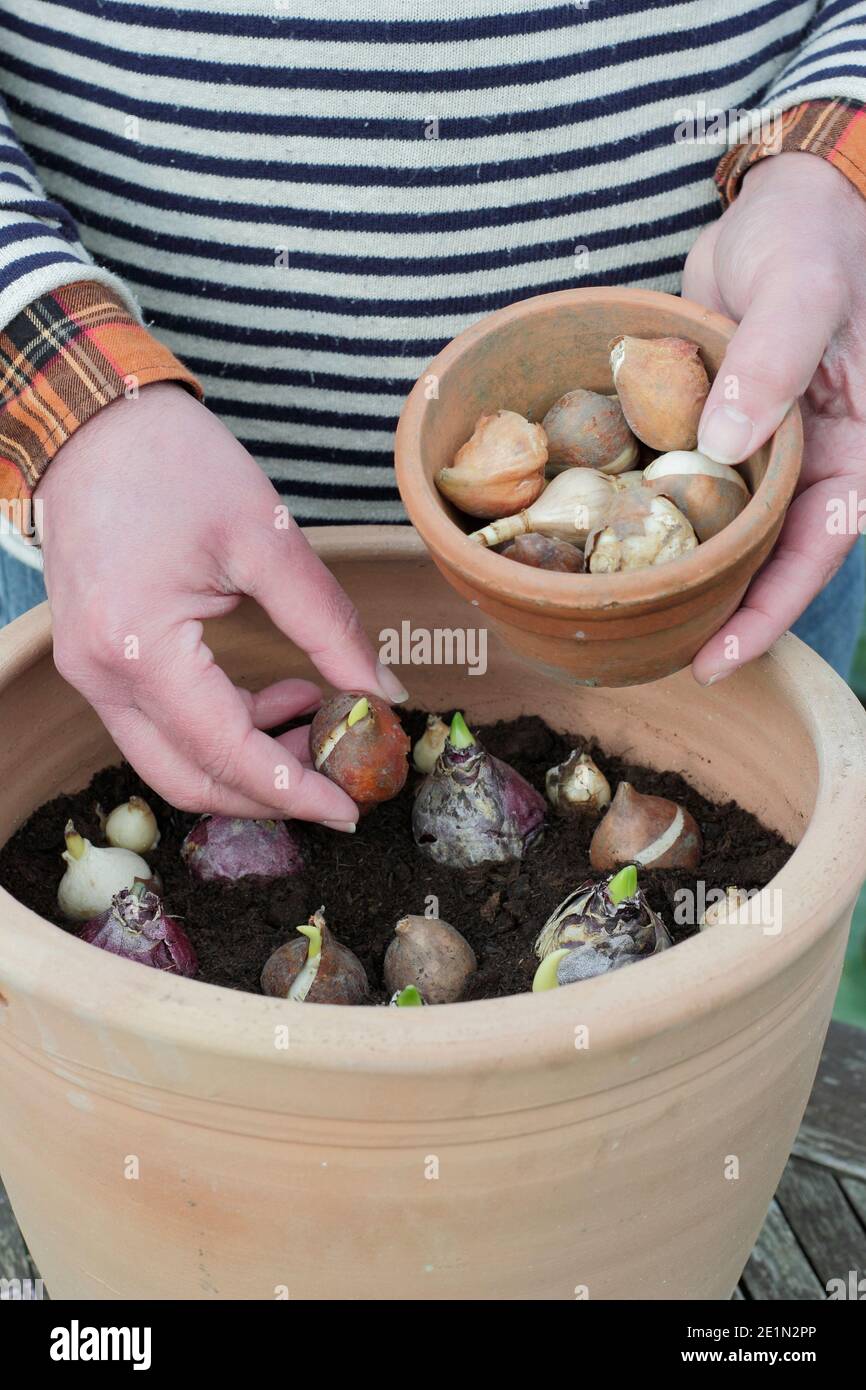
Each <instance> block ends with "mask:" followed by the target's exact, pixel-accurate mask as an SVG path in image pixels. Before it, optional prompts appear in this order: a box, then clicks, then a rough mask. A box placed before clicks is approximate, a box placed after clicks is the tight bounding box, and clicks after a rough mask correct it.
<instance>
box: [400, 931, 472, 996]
mask: <svg viewBox="0 0 866 1390" xmlns="http://www.w3.org/2000/svg"><path fill="white" fill-rule="evenodd" d="M477 969H478V962H477V960H476V958H475V952H474V951H473V949H472V947H471V946H470V945H469V942H468V941H467V940H466V938H465V936H462V935H461V934H460V932H459V931H458V930H457V928H456V927H452V926H451V924H450V922H443V921H441V920H440V918H438V917H420V916H409V917H402V918H401V919H400V921H399V922H398V923H397V925H396V927H395V928H394V937H393V940H392V941H391V943H390V945H389V946H388V949H387V951H386V952H385V961H384V964H383V967H382V972H383V976H384V979H385V987H386V989H388V990H389V991H390V992H391V993H399V991H400V990H402V989H405V988H406V986H407V985H415V986H416V988H417V989H418V990H419V992H420V993H421V994H422V995H423V997H424V1002H425V1003H427V1004H454V1003H456V1002H457V1000H459V999H462V998H463V995H464V994H465V993H466V989H467V986H468V984H469V981H470V979H471V978H472V976H473V975H474V974H475V971H476V970H477Z"/></svg>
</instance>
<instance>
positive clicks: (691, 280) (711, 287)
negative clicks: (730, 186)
mask: <svg viewBox="0 0 866 1390" xmlns="http://www.w3.org/2000/svg"><path fill="white" fill-rule="evenodd" d="M721 225H722V219H721V218H719V220H718V221H717V222H711V223H710V224H709V226H708V227H704V229H703V231H702V232H701V234H700V236H699V237H698V239H697V241H696V242H695V244H694V246H693V247H692V249H691V251H690V252H689V254H688V256H687V257H686V263H685V266H684V267H683V284H682V295H683V299H692V300H694V302H695V303H696V304H703V305H705V306H706V308H707V309H712V310H713V311H714V312H715V313H717V314H727V312H728V311H727V309H726V308H725V305H724V302H723V300H722V296H721V294H720V293H719V287H718V284H717V283H716V272H715V267H714V265H713V257H714V254H715V250H716V242H717V241H718V239H719V231H720V229H721Z"/></svg>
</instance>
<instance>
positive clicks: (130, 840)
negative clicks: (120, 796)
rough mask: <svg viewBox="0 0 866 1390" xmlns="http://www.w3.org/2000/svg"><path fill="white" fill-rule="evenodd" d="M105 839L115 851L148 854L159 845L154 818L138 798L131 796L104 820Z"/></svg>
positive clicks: (143, 802) (148, 808)
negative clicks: (128, 850)
mask: <svg viewBox="0 0 866 1390" xmlns="http://www.w3.org/2000/svg"><path fill="white" fill-rule="evenodd" d="M105 838H106V840H107V841H108V843H109V844H110V845H114V847H115V848H116V849H131V850H132V851H133V852H134V853H135V854H149V853H150V851H151V850H152V849H156V847H157V845H158V844H159V838H160V836H159V826H158V825H157V823H156V816H155V815H154V814H153V811H152V810H151V809H150V807H149V806H148V804H147V802H146V801H144V800H143V799H142V798H141V797H140V796H131V797H130V798H129V800H128V801H125V802H123V804H122V805H120V806H115V808H114V810H113V811H112V812H111V814H110V815H109V816H108V818H107V819H106V822H105Z"/></svg>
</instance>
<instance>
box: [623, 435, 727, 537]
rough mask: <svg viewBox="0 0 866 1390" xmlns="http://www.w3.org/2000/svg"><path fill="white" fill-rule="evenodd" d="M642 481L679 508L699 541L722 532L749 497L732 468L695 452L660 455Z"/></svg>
mask: <svg viewBox="0 0 866 1390" xmlns="http://www.w3.org/2000/svg"><path fill="white" fill-rule="evenodd" d="M644 482H645V484H646V485H647V486H648V487H651V488H652V490H653V492H654V493H655V494H656V495H657V496H658V495H660V494H662V493H663V494H664V496H665V497H669V498H670V500H671V501H672V502H673V503H674V505H675V506H677V507H679V509H680V511H681V512H682V513H683V515H684V516H686V517H687V518H688V520H689V521H690V523H691V525H692V527H693V529H694V532H695V535H696V536H697V538H698V540H699V541H708V540H710V539H711V538H712V537H713V536H716V535H718V533H719V531H722V530H724V528H725V527H726V526H728V525H729V524H730V523H731V522H732V521H733V520H734V518H735V517H737V516H739V515H740V512H741V511H742V510H743V508H744V507H745V505H746V503H747V502H748V501H749V499H750V497H751V493H750V492H749V489H748V486H747V484H746V482H745V480H744V479H743V478H742V477H741V475H740V474H739V473H738V472H737V470H736V469H735V468H731V467H730V466H729V465H728V464H725V463H716V461H715V459H711V458H707V456H706V454H700V453H698V451H697V450H696V449H695V450H691V451H688V450H684V449H680V450H675V451H674V452H673V453H670V454H660V455H659V457H658V458H657V459H654V460H653V462H652V463H651V464H650V465H649V467H648V468H647V469H646V471H645V473H644Z"/></svg>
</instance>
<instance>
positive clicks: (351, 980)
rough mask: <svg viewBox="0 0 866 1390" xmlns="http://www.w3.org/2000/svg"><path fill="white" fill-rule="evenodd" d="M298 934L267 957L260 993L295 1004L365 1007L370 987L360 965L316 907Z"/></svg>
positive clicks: (323, 912)
mask: <svg viewBox="0 0 866 1390" xmlns="http://www.w3.org/2000/svg"><path fill="white" fill-rule="evenodd" d="M298 933H299V935H298V936H296V937H294V938H293V939H292V940H291V941H287V942H285V943H284V945H282V946H278V947H277V949H276V950H275V951H274V952H273V954H272V955H270V956H269V957H268V959H267V961H266V962H265V968H264V970H263V971H262V991H263V993H265V994H270V995H273V996H274V997H275V998H277V999H290V1000H292V1001H293V1002H294V1003H297V1004H305V1003H306V1004H365V1003H369V993H370V987H369V984H368V981H367V974H366V971H365V970H364V967H363V965H362V964H361V962H360V961H359V960H358V957H357V956H356V955H355V954H354V952H352V951H350V950H349V948H348V946H344V945H343V944H342V942H340V941H337V940H336V938H335V937H334V936H332V934H331V932H330V931H329V929H328V926H327V924H326V922H325V910H324V908H321V907H320V908H319V911H318V912H314V913H313V915H312V917H311V918H310V920H309V922H307V923H306V924H305V925H304V926H300V927H298Z"/></svg>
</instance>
